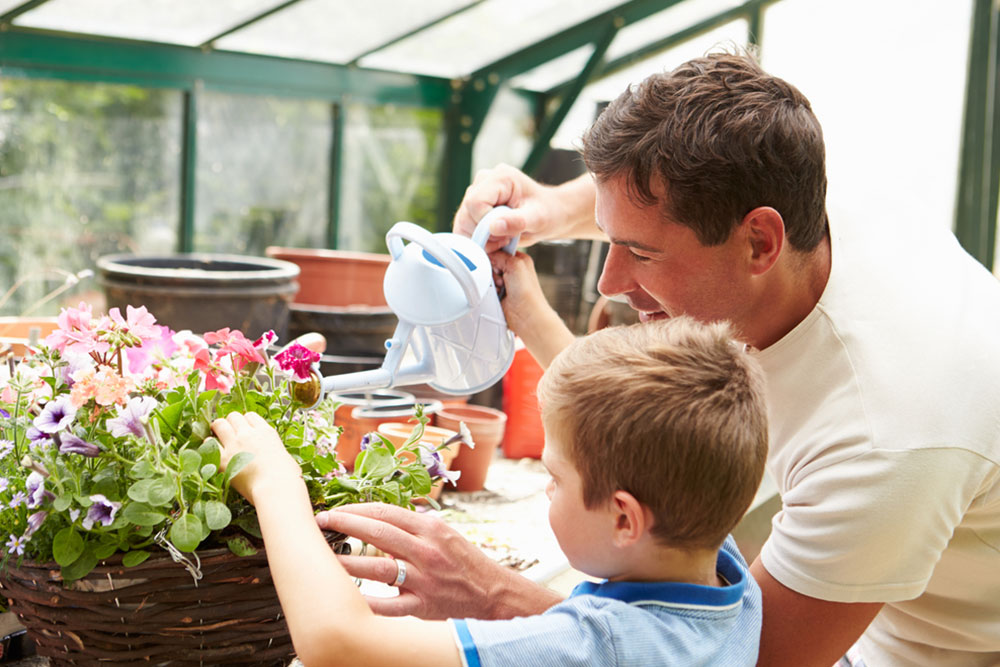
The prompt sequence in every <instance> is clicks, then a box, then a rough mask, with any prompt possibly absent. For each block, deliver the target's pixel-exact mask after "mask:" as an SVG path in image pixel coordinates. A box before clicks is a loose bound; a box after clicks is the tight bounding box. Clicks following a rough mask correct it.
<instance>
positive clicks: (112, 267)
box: [97, 252, 300, 284]
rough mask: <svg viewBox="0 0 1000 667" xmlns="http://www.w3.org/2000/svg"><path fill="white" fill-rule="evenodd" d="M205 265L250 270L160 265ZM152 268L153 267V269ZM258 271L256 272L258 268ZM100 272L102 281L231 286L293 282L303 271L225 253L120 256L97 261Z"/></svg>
mask: <svg viewBox="0 0 1000 667" xmlns="http://www.w3.org/2000/svg"><path fill="white" fill-rule="evenodd" d="M169 262H178V263H184V262H187V263H201V264H204V265H211V264H213V263H219V264H232V265H235V266H239V265H243V266H245V267H247V268H245V269H243V268H239V269H233V270H225V269H221V270H217V271H212V270H207V269H203V268H186V267H184V266H179V267H166V266H157V263H164V264H166V263H169ZM150 264H152V266H150ZM254 267H256V268H254ZM97 268H98V269H100V271H101V273H102V279H104V280H107V279H108V278H111V277H124V276H128V277H130V278H159V279H168V280H177V279H178V278H179V277H181V278H183V280H184V281H185V282H202V283H208V284H214V283H228V282H230V281H232V280H240V281H252V280H268V281H270V280H274V279H284V280H288V279H292V278H296V277H297V276H298V275H299V272H300V270H299V267H298V265H296V264H295V263H293V262H287V261H285V260H283V259H273V258H271V257H258V256H256V255H233V254H221V253H197V252H192V253H162V254H151V255H143V254H132V253H120V254H114V255H104V256H102V257H98V258H97Z"/></svg>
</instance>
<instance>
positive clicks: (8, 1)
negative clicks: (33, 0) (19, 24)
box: [0, 0, 25, 14]
mask: <svg viewBox="0 0 1000 667" xmlns="http://www.w3.org/2000/svg"><path fill="white" fill-rule="evenodd" d="M24 2H25V0H0V14H6V13H7V12H9V11H10V10H12V9H14V8H15V7H18V6H20V5H23V4H24Z"/></svg>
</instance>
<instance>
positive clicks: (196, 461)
mask: <svg viewBox="0 0 1000 667" xmlns="http://www.w3.org/2000/svg"><path fill="white" fill-rule="evenodd" d="M180 456H181V470H182V471H184V472H185V473H188V474H191V475H196V474H198V470H199V469H200V468H201V454H199V453H198V452H196V451H194V450H193V449H185V450H183V451H182V452H181V454H180Z"/></svg>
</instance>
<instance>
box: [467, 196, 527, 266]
mask: <svg viewBox="0 0 1000 667" xmlns="http://www.w3.org/2000/svg"><path fill="white" fill-rule="evenodd" d="M510 211H511V208H510V207H509V206H497V207H495V208H494V209H493V210H491V211H490V212H489V213H487V214H486V215H484V216H483V219H482V220H480V221H479V224H477V225H476V231H474V232H472V240H473V242H475V243H476V245H478V246H479V247H480V248H485V247H486V242H487V241H488V240H489V238H490V223H491V222H493V220H495V219H496V218H501V217H503V214H504V213H508V212H510ZM520 240H521V235H520V234H518V235H517V236H515V237H514V238H512V239H511V240H510V242H509V243H508V244H507V245H505V246H504V247H503V249H504V252H506V253H507V254H508V255H513V254H514V253H515V252H517V243H518V241H520Z"/></svg>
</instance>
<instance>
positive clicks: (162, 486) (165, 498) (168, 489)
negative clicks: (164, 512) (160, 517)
mask: <svg viewBox="0 0 1000 667" xmlns="http://www.w3.org/2000/svg"><path fill="white" fill-rule="evenodd" d="M176 495H177V487H176V486H175V484H174V480H172V479H170V478H169V477H167V476H166V475H164V476H162V477H157V478H156V479H154V480H152V484H150V485H149V499H148V501H147V502H148V503H149V504H150V505H152V506H154V507H162V506H164V505H169V504H171V503H172V502H173V500H174V497H175V496H176Z"/></svg>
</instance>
